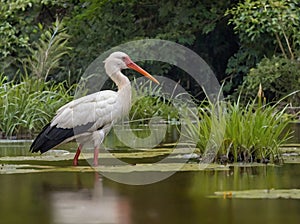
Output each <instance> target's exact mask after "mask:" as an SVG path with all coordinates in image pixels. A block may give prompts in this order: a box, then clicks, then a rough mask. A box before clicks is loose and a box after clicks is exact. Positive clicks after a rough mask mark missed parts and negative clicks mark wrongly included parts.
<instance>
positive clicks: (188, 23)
mask: <svg viewBox="0 0 300 224" xmlns="http://www.w3.org/2000/svg"><path fill="white" fill-rule="evenodd" d="M228 6H229V2H224V1H217V0H213V1H206V0H205V1H190V0H189V1H186V0H185V1H183V0H180V1H176V2H172V1H169V0H163V1H153V0H146V1H138V0H132V1H125V0H115V1H108V0H92V1H89V2H88V3H86V2H84V3H81V4H78V5H76V7H74V15H73V16H72V18H70V20H69V22H68V26H69V29H70V33H72V36H73V38H72V42H73V44H74V45H73V46H76V47H75V48H74V51H75V52H74V53H75V55H76V57H73V58H72V64H74V65H78V67H77V69H82V68H85V67H86V66H87V65H88V64H89V63H90V62H91V61H92V60H93V59H95V58H96V57H97V56H98V55H99V54H100V53H101V52H104V51H106V50H108V49H110V48H111V47H113V46H117V45H119V44H122V43H125V42H127V41H131V40H136V39H143V38H159V39H166V40H171V41H175V42H177V43H180V44H183V45H185V46H190V47H192V46H193V45H194V44H195V43H196V42H197V41H198V42H200V43H202V40H201V39H199V38H198V39H197V37H199V34H208V33H210V32H211V31H212V30H214V28H215V26H216V24H217V22H218V21H220V20H221V19H222V18H223V16H224V12H225V9H226V7H228ZM83 27H84V28H83ZM198 45H200V44H198ZM171 56H172V55H170V57H171ZM169 70H170V68H169V69H157V70H155V71H152V70H150V71H151V72H152V73H155V74H157V75H160V74H166V73H167V72H168V71H169Z"/></svg>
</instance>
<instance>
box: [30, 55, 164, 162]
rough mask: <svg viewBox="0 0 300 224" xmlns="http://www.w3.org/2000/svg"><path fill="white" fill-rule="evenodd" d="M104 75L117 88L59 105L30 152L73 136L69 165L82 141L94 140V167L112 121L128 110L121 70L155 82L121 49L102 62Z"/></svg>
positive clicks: (127, 93)
mask: <svg viewBox="0 0 300 224" xmlns="http://www.w3.org/2000/svg"><path fill="white" fill-rule="evenodd" d="M104 63H105V65H104V67H105V71H106V73H107V75H108V76H109V77H110V78H111V79H112V80H113V81H114V82H115V83H116V85H117V86H118V91H117V92H115V91H112V90H104V91H100V92H96V93H93V94H90V95H87V96H84V97H81V98H78V99H76V100H73V101H71V102H69V103H67V104H66V105H64V106H62V107H61V108H59V109H58V110H57V112H56V116H55V117H54V118H53V119H52V121H51V123H49V124H47V125H46V126H45V127H44V128H43V130H42V131H41V132H40V134H39V135H38V136H37V137H36V139H35V140H34V141H33V143H32V145H31V146H30V151H31V152H38V151H40V152H41V153H44V152H46V151H48V150H49V149H51V148H53V147H55V146H57V145H60V144H62V143H66V142H69V141H71V140H74V139H76V140H77V141H78V142H79V145H78V148H77V151H76V154H75V157H74V159H73V165H74V166H77V165H78V157H79V155H80V152H81V150H82V147H83V145H84V144H85V143H87V142H89V141H93V143H94V166H97V165H98V153H99V146H100V144H101V143H102V141H103V140H104V137H105V136H106V135H107V134H108V132H109V131H110V129H111V127H112V125H113V123H114V122H115V121H116V120H117V119H119V118H121V117H123V116H124V115H126V114H128V113H129V110H130V107H131V85H130V81H129V79H128V78H127V77H126V76H125V75H123V74H122V72H121V70H122V69H126V68H131V69H133V70H135V71H137V72H139V73H141V74H142V75H144V76H146V77H147V78H149V79H150V80H152V81H154V82H156V83H157V84H159V82H158V81H157V80H156V79H155V78H154V77H152V76H151V75H150V74H149V73H148V72H146V71H145V70H144V69H142V68H141V67H139V66H138V65H136V64H135V63H134V62H133V61H132V60H131V59H130V57H129V56H128V55H127V54H125V53H123V52H114V53H112V54H111V55H110V56H109V57H108V58H106V60H105V61H104Z"/></svg>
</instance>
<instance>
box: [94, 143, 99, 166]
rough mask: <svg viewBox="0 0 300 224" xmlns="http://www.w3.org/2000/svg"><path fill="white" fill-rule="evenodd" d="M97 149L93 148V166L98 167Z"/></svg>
mask: <svg viewBox="0 0 300 224" xmlns="http://www.w3.org/2000/svg"><path fill="white" fill-rule="evenodd" d="M98 156H99V147H95V148H94V163H93V165H94V166H98Z"/></svg>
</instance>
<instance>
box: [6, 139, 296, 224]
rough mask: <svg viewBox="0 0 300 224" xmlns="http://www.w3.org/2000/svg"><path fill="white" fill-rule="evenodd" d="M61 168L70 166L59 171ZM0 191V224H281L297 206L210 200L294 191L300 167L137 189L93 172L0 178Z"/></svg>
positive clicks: (239, 171) (226, 173) (173, 180)
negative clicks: (223, 193) (242, 193)
mask: <svg viewBox="0 0 300 224" xmlns="http://www.w3.org/2000/svg"><path fill="white" fill-rule="evenodd" d="M25 145H26V147H25ZM25 145H23V146H22V145H19V149H18V147H16V145H14V146H13V147H10V150H9V149H8V148H9V147H3V148H2V149H3V150H2V153H0V157H3V156H4V155H7V151H10V152H14V153H12V154H13V155H15V154H18V153H20V151H22V152H25V151H27V150H28V147H27V146H28V143H26V144H25ZM24 148H25V149H24ZM0 149H1V148H0ZM4 149H5V150H6V153H5V152H3V151H4ZM0 151H1V150H0ZM26 153H27V152H26ZM1 163H5V162H1V161H0V169H1ZM65 163H69V164H70V163H71V161H66V162H64V163H60V164H58V165H59V166H66V165H65ZM48 164H49V165H53V163H52V162H51V161H49V162H48ZM2 166H5V165H2ZM0 186H1V190H0V223H5V224H7V223H8V224H9V223H13V224H18V223H22V224H27V223H28V224H32V223H43V224H47V223H49V224H64V223H70V224H71V223H72V224H74V223H80V224H84V223H85V224H89V223H105V224H108V223H110V224H141V223H142V224H148V223H149V224H155V223H162V224H166V223H170V224H177V223H178V224H179V223H180V224H181V223H188V224H189V223H191V224H194V223H224V224H226V223H228V224H229V223H230V224H232V223H246V224H247V223H249V224H250V223H251V224H253V223H256V224H257V223H264V224H265V223H272V224H277V223H278V224H279V223H284V222H286V223H299V220H300V212H299V211H300V200H295V199H236V198H226V199H224V198H222V197H221V198H214V197H211V196H213V195H214V192H216V191H232V190H248V189H300V165H299V164H285V165H283V166H258V167H231V168H230V169H228V170H223V171H222V170H219V171H214V170H207V171H198V172H177V173H175V174H174V175H172V176H171V177H169V178H167V179H165V180H163V181H160V182H157V183H154V184H149V185H141V186H133V185H125V184H120V183H117V182H114V181H112V180H109V179H107V178H105V177H102V176H101V175H100V174H98V173H94V172H42V173H26V174H24V173H23V174H20V173H19V174H0Z"/></svg>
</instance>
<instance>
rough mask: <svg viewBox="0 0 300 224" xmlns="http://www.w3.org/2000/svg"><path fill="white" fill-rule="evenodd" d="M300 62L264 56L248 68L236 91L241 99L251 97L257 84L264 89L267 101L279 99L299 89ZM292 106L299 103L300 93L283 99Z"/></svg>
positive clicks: (254, 93) (254, 94)
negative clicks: (254, 65)
mask: <svg viewBox="0 0 300 224" xmlns="http://www.w3.org/2000/svg"><path fill="white" fill-rule="evenodd" d="M299 71H300V62H299V61H296V60H290V59H286V58H283V57H276V56H274V57H273V58H271V59H269V58H264V59H263V60H262V61H261V62H260V63H259V64H258V65H257V68H253V69H251V70H250V72H249V75H248V76H247V77H246V78H245V80H244V82H243V85H242V86H241V87H240V89H239V91H238V92H242V95H241V96H242V97H243V99H244V100H245V99H249V98H250V99H251V98H252V99H253V98H255V97H256V93H257V90H258V87H259V85H260V84H261V85H262V87H263V90H264V95H265V97H266V98H267V101H279V100H280V99H282V98H284V97H285V96H287V95H289V94H291V93H293V92H296V91H299V90H300V73H299ZM285 101H286V103H291V104H292V105H293V106H299V105H300V93H299V92H298V93H295V94H292V95H291V97H289V98H287V99H285Z"/></svg>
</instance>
